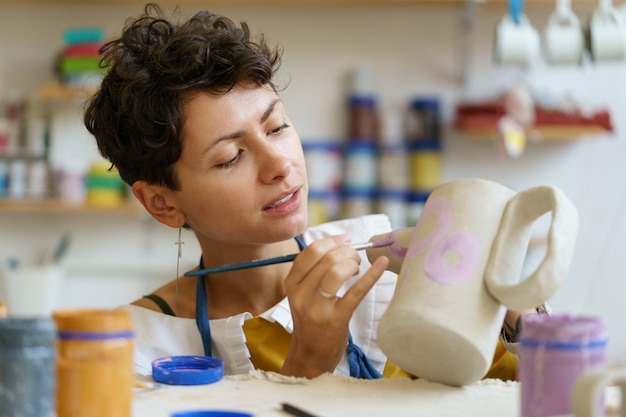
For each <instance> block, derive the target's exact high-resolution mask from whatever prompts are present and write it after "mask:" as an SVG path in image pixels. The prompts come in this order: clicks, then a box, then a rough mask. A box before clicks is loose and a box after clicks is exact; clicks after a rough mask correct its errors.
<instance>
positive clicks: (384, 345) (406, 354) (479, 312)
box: [368, 179, 578, 386]
mask: <svg viewBox="0 0 626 417" xmlns="http://www.w3.org/2000/svg"><path fill="white" fill-rule="evenodd" d="M549 212H551V214H552V216H551V224H550V228H549V231H548V233H549V236H548V239H547V241H548V246H547V249H546V254H545V258H544V260H543V261H542V263H541V264H540V265H539V266H538V267H537V269H536V270H535V271H534V272H533V273H532V274H531V275H530V276H528V277H527V278H525V279H524V280H522V281H520V275H521V272H522V267H523V263H524V259H525V257H526V252H527V248H528V243H529V241H530V238H531V231H532V230H531V229H532V226H533V224H534V222H535V221H536V220H537V219H539V218H540V217H542V216H543V215H544V214H546V213H549ZM577 230H578V213H577V211H576V208H575V207H574V206H573V204H572V203H571V202H570V201H569V199H567V197H566V196H565V195H564V194H563V193H562V192H561V191H560V190H558V189H557V188H554V187H548V186H542V187H534V188H531V189H528V190H525V191H522V192H520V193H515V192H514V191H512V190H510V189H509V188H507V187H505V186H503V185H501V184H498V183H496V182H492V181H487V180H481V179H462V180H455V181H451V182H448V183H445V184H443V185H441V186H439V187H437V188H436V189H435V190H433V192H432V193H431V194H430V196H429V197H428V200H427V201H426V204H425V206H424V211H423V213H422V215H421V217H420V219H419V221H418V223H417V225H416V226H415V228H414V230H413V231H412V234H411V239H410V242H409V245H408V248H407V250H406V253H405V254H404V258H403V261H402V264H401V268H400V272H399V277H398V284H397V287H396V291H395V293H394V297H393V299H392V301H391V303H390V305H389V307H388V309H387V311H386V312H385V314H384V315H383V316H382V318H381V320H380V323H379V327H378V342H379V345H380V347H381V349H382V350H383V352H384V353H385V354H386V355H387V356H388V358H389V359H390V360H391V361H392V362H394V363H395V364H397V365H399V366H400V367H401V368H403V369H405V370H406V371H408V372H411V373H412V374H413V375H416V376H418V377H421V378H426V379H429V380H432V381H435V382H441V383H445V384H448V385H455V386H459V385H467V384H471V383H474V382H475V381H477V380H479V379H480V378H482V377H483V376H484V375H485V374H486V373H487V371H488V370H489V367H490V365H491V361H492V359H493V355H494V353H495V348H496V344H497V340H498V335H499V333H500V329H501V327H502V322H503V320H504V315H505V313H506V308H509V309H512V310H525V309H531V308H534V307H536V306H538V305H541V304H542V303H544V302H545V301H547V300H548V299H550V298H551V297H552V296H553V295H554V294H555V292H556V291H557V289H558V288H559V286H560V284H561V281H562V280H563V279H564V277H565V275H566V274H567V271H568V269H569V264H570V262H571V258H572V255H573V252H574V246H575V240H576V234H577ZM392 233H393V232H392ZM406 234H407V232H406V231H403V232H402V234H401V236H403V237H406ZM378 238H380V237H378V236H377V237H375V238H373V240H375V239H378ZM384 249H385V250H387V251H389V252H387V253H392V252H393V253H394V254H393V256H394V257H398V256H401V251H400V249H401V248H398V247H394V246H393V245H392V246H391V247H388V248H384ZM382 253H384V252H381V251H380V250H378V251H368V256H369V257H374V256H376V255H379V254H382ZM397 264H398V262H397V260H395V261H394V262H393V263H392V265H397Z"/></svg>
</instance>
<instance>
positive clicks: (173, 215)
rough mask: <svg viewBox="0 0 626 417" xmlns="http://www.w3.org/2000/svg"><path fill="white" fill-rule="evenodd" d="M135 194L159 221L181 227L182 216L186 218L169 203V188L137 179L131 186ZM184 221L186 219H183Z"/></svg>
mask: <svg viewBox="0 0 626 417" xmlns="http://www.w3.org/2000/svg"><path fill="white" fill-rule="evenodd" d="M131 189H132V191H133V194H134V195H135V197H136V198H137V200H139V202H140V203H141V204H142V205H143V206H144V207H145V209H146V210H147V211H148V213H150V214H151V215H152V217H154V218H155V219H156V220H158V221H159V222H161V223H163V224H165V225H168V226H170V227H174V228H178V227H180V225H181V224H182V223H181V220H180V219H181V218H183V219H184V218H185V216H184V214H182V213H181V212H180V211H179V210H178V208H177V207H176V206H172V205H170V204H169V203H168V200H167V198H166V196H167V194H168V191H169V190H167V189H165V188H163V187H161V186H159V185H151V184H148V183H147V182H145V181H135V182H134V183H133V185H132V187H131ZM183 223H184V220H183Z"/></svg>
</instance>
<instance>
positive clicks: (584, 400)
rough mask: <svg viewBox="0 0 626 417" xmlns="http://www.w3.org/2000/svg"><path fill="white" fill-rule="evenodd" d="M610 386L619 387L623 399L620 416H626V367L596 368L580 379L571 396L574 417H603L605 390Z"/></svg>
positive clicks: (575, 384)
mask: <svg viewBox="0 0 626 417" xmlns="http://www.w3.org/2000/svg"><path fill="white" fill-rule="evenodd" d="M610 384H615V385H616V386H617V387H619V389H620V391H621V398H622V401H621V412H620V414H619V415H620V416H626V400H625V399H626V365H609V366H606V367H602V368H596V369H593V370H591V371H588V372H586V373H584V374H583V375H582V376H581V377H580V378H578V380H577V381H576V382H575V383H574V387H573V388H572V393H571V396H570V402H571V409H572V412H573V413H574V416H576V417H603V416H604V415H605V412H604V389H605V388H606V387H607V386H609V385H610ZM611 415H613V414H611Z"/></svg>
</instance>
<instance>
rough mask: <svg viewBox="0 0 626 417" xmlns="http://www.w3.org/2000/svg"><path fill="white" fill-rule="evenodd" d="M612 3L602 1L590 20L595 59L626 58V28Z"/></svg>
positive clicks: (590, 46)
mask: <svg viewBox="0 0 626 417" xmlns="http://www.w3.org/2000/svg"><path fill="white" fill-rule="evenodd" d="M610 3H611V2H603V1H601V2H600V7H598V9H596V10H595V11H594V13H593V15H592V16H591V19H590V20H589V49H590V52H591V56H592V58H593V60H594V61H618V60H623V59H624V58H626V28H625V25H624V22H623V20H622V18H621V16H620V15H619V13H618V12H617V10H615V9H614V8H613V7H612V6H611V4H610Z"/></svg>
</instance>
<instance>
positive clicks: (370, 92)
mask: <svg viewBox="0 0 626 417" xmlns="http://www.w3.org/2000/svg"><path fill="white" fill-rule="evenodd" d="M374 84H375V83H374V77H373V74H372V73H371V72H370V71H369V70H368V69H366V68H363V67H362V68H358V69H356V70H355V71H354V72H353V73H351V74H350V81H349V88H348V90H349V93H348V113H349V117H348V122H349V123H348V126H349V127H348V140H349V141H358V142H376V141H377V140H378V138H379V134H380V132H379V129H380V123H379V116H378V97H377V94H376V89H375V86H374Z"/></svg>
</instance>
